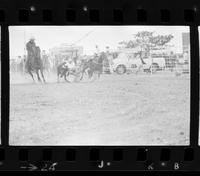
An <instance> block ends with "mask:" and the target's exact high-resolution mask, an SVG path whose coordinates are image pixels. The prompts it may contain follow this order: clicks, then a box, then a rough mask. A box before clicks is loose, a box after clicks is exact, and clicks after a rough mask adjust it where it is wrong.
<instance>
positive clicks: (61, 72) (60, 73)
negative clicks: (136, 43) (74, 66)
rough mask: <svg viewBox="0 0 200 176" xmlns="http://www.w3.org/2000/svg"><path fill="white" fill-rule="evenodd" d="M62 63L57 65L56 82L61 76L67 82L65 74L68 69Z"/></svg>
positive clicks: (67, 72)
mask: <svg viewBox="0 0 200 176" xmlns="http://www.w3.org/2000/svg"><path fill="white" fill-rule="evenodd" d="M64 64H65V63H62V64H60V65H58V67H57V82H59V78H62V77H64V79H65V81H66V82H69V81H68V80H67V76H68V74H69V69H68V67H65V66H64Z"/></svg>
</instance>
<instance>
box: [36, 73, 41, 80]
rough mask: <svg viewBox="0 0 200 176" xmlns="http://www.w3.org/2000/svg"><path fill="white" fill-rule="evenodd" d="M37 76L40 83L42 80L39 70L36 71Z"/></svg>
mask: <svg viewBox="0 0 200 176" xmlns="http://www.w3.org/2000/svg"><path fill="white" fill-rule="evenodd" d="M36 74H37V78H38V81H39V82H40V81H41V79H40V75H39V70H36Z"/></svg>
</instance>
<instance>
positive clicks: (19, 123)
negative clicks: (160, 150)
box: [10, 73, 190, 145]
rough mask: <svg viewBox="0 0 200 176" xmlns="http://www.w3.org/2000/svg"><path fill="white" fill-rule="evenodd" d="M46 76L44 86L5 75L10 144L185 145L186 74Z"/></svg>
mask: <svg viewBox="0 0 200 176" xmlns="http://www.w3.org/2000/svg"><path fill="white" fill-rule="evenodd" d="M46 76H47V83H46V84H43V83H32V81H31V79H30V77H29V75H23V76H21V75H17V74H10V81H11V85H10V144H11V145H188V144H189V121H190V120H189V118H190V79H189V75H182V76H175V75H174V74H173V73H169V74H159V73H157V74H155V75H148V74H140V75H137V76H136V75H135V74H129V75H115V74H113V75H102V77H101V78H100V80H96V81H95V82H87V81H83V82H80V83H65V82H61V83H56V77H55V76H50V75H46ZM50 77H51V78H50Z"/></svg>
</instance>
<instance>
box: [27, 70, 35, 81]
mask: <svg viewBox="0 0 200 176" xmlns="http://www.w3.org/2000/svg"><path fill="white" fill-rule="evenodd" d="M28 73H29V74H30V75H31V77H32V79H33V81H34V82H35V80H34V77H33V74H32V72H31V71H30V70H28Z"/></svg>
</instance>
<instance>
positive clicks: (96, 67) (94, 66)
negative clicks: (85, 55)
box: [80, 52, 107, 80]
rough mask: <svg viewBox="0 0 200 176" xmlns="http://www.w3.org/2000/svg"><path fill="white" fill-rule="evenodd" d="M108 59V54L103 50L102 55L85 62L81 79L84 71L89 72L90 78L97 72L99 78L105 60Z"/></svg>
mask: <svg viewBox="0 0 200 176" xmlns="http://www.w3.org/2000/svg"><path fill="white" fill-rule="evenodd" d="M105 59H107V57H106V54H105V53H104V52H102V53H101V54H100V56H96V57H95V58H93V59H90V60H89V61H86V62H83V64H82V69H81V73H82V76H81V78H80V80H82V79H83V75H84V73H86V70H87V73H88V78H89V79H91V78H92V76H93V74H94V73H97V75H98V79H99V78H100V75H101V74H102V73H103V61H104V60H105Z"/></svg>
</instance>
